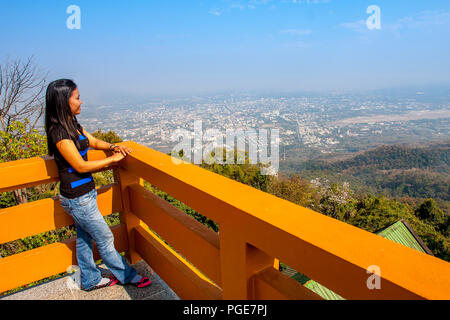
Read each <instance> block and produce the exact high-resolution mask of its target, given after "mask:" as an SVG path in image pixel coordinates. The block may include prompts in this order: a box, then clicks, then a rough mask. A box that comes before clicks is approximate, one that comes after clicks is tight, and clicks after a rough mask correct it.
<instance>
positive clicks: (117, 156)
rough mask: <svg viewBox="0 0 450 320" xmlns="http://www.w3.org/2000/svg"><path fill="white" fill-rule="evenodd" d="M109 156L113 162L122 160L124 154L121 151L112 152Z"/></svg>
mask: <svg viewBox="0 0 450 320" xmlns="http://www.w3.org/2000/svg"><path fill="white" fill-rule="evenodd" d="M110 158H111V159H112V161H113V162H114V163H117V162H119V161H120V160H123V158H125V156H124V155H123V153H122V152H116V153H114V154H113V155H112V156H111V157H110Z"/></svg>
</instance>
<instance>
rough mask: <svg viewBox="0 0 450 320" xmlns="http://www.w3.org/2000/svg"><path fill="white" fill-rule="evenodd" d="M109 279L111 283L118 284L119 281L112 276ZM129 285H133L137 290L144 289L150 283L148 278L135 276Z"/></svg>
mask: <svg viewBox="0 0 450 320" xmlns="http://www.w3.org/2000/svg"><path fill="white" fill-rule="evenodd" d="M110 279H111V280H112V281H113V283H114V284H116V283H118V282H119V280H118V279H117V278H116V277H115V276H114V275H112V276H111V277H110ZM131 284H134V285H135V286H136V287H138V288H145V287H147V286H149V285H151V284H152V281H151V280H150V279H149V278H148V277H143V276H141V275H138V274H137V275H135V276H134V278H133V279H132V280H131Z"/></svg>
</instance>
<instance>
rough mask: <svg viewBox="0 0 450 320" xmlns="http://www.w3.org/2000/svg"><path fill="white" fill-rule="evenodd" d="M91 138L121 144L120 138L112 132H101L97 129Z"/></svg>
mask: <svg viewBox="0 0 450 320" xmlns="http://www.w3.org/2000/svg"><path fill="white" fill-rule="evenodd" d="M92 136H94V137H95V138H97V139H100V140H103V141H105V142H108V143H119V142H123V140H122V138H120V137H119V136H118V135H117V134H116V133H115V132H114V131H108V132H103V131H102V130H101V129H98V130H97V131H95V132H93V133H92Z"/></svg>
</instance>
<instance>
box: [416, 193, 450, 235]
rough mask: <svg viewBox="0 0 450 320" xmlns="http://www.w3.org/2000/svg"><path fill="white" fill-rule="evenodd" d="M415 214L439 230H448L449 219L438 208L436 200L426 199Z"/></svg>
mask: <svg viewBox="0 0 450 320" xmlns="http://www.w3.org/2000/svg"><path fill="white" fill-rule="evenodd" d="M415 213H416V215H417V216H418V217H419V218H420V219H422V220H426V221H428V222H429V223H430V224H432V225H433V226H434V227H435V228H436V229H438V230H441V231H444V230H445V229H447V228H448V219H449V218H448V217H446V216H445V214H444V212H443V211H442V210H441V209H439V208H438V207H437V205H436V201H434V199H426V200H425V201H424V202H422V203H421V204H420V205H419V207H418V208H417V209H416V210H415ZM445 231H447V230H445Z"/></svg>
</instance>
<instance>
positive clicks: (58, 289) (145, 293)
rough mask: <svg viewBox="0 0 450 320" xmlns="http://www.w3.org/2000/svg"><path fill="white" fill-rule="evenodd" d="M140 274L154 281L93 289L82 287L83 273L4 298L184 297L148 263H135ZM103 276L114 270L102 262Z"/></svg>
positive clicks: (122, 298) (145, 298) (176, 298)
mask: <svg viewBox="0 0 450 320" xmlns="http://www.w3.org/2000/svg"><path fill="white" fill-rule="evenodd" d="M133 267H135V268H136V270H137V271H138V273H139V274H140V275H143V276H146V277H149V278H150V280H151V281H152V284H151V285H150V286H148V287H146V288H136V287H135V286H134V285H124V286H122V285H115V286H112V287H105V288H101V289H97V290H93V291H90V292H85V291H83V290H80V289H79V284H78V285H77V282H79V281H77V280H76V278H77V276H79V272H78V273H77V272H74V273H72V274H70V275H67V276H65V277H62V278H59V279H55V280H51V281H49V282H46V283H42V284H40V285H37V286H34V287H31V288H28V289H25V290H22V291H19V292H16V293H13V294H10V295H7V296H5V297H2V298H0V300H180V298H179V297H178V296H177V295H176V294H175V292H173V291H172V289H170V288H169V286H168V285H167V284H166V283H165V282H164V281H163V280H162V279H161V278H160V277H159V276H158V275H157V274H156V273H155V272H153V270H152V269H151V268H150V267H149V266H148V265H147V263H146V262H145V261H140V262H138V263H136V264H134V265H133ZM98 268H99V269H100V271H101V272H102V275H103V276H105V277H108V276H109V275H111V274H112V273H111V271H109V270H108V268H107V267H106V266H105V265H104V264H101V265H99V266H98ZM74 279H75V281H74Z"/></svg>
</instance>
